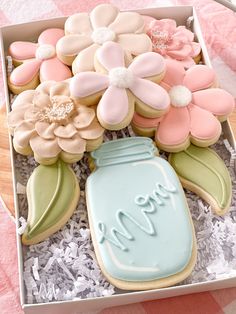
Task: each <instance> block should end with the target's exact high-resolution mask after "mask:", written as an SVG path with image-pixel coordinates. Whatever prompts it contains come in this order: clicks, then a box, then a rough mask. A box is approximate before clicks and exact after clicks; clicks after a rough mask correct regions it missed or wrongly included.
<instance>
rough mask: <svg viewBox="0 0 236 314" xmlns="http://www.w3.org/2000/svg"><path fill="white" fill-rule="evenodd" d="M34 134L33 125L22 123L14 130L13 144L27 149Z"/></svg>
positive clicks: (27, 122)
mask: <svg viewBox="0 0 236 314" xmlns="http://www.w3.org/2000/svg"><path fill="white" fill-rule="evenodd" d="M35 133H36V132H35V129H34V123H32V122H29V121H22V122H21V123H20V124H19V125H18V126H17V127H16V129H15V130H14V142H15V143H16V144H17V145H18V146H20V147H27V146H28V145H29V140H30V138H31V137H32V136H33V135H34V134H35Z"/></svg>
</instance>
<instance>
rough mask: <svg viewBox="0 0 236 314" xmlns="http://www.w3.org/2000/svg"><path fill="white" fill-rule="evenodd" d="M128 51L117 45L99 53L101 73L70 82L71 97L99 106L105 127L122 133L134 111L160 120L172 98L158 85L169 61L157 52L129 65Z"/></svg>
mask: <svg viewBox="0 0 236 314" xmlns="http://www.w3.org/2000/svg"><path fill="white" fill-rule="evenodd" d="M127 65H128V64H127V62H126V59H125V51H124V50H123V48H122V47H121V46H120V45H119V44H117V43H114V42H107V43H105V44H104V45H103V46H102V47H101V48H99V49H98V50H97V53H96V56H95V67H96V69H97V71H98V72H100V73H98V72H81V73H78V74H76V75H75V76H74V77H73V78H72V79H71V81H70V90H71V95H72V96H73V97H74V98H75V99H76V100H77V101H79V102H80V103H82V104H86V105H95V104H97V103H98V106H97V116H98V120H99V122H100V123H101V125H102V126H103V127H104V128H106V129H108V130H120V129H122V128H124V127H126V126H127V125H128V124H129V123H130V122H131V120H132V118H133V114H134V109H135V110H136V111H137V112H139V113H140V114H142V115H144V116H146V117H159V116H161V115H163V114H164V113H165V112H166V111H167V110H168V108H169V104H170V99H169V96H168V93H167V92H166V91H165V89H164V88H162V87H161V86H159V85H157V84H156V83H155V82H159V81H160V80H161V79H162V77H163V76H164V73H165V62H164V59H163V57H162V56H160V55H159V54H157V53H155V52H146V53H144V54H142V55H139V56H137V57H136V58H135V59H134V60H133V61H132V63H131V64H130V65H129V66H127Z"/></svg>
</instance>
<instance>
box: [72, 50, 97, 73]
mask: <svg viewBox="0 0 236 314" xmlns="http://www.w3.org/2000/svg"><path fill="white" fill-rule="evenodd" d="M99 47H100V46H99V45H97V44H93V45H91V46H89V47H88V48H85V49H83V50H82V51H80V53H79V54H78V56H77V57H76V58H75V60H74V61H73V64H72V69H73V73H74V74H75V73H79V72H85V71H93V70H94V56H95V53H96V51H97V49H98V48H99Z"/></svg>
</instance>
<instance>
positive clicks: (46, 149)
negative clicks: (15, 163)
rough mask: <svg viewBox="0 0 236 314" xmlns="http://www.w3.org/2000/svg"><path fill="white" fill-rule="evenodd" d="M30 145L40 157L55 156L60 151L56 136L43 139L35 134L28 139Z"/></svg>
mask: <svg viewBox="0 0 236 314" xmlns="http://www.w3.org/2000/svg"><path fill="white" fill-rule="evenodd" d="M30 146H31V148H32V150H33V151H34V152H35V153H36V154H37V155H38V156H40V157H42V158H52V157H56V156H57V155H58V154H59V153H60V151H61V149H60V147H59V145H58V143H57V138H55V139H52V140H45V139H43V138H42V137H40V136H37V135H36V136H34V137H32V138H31V139H30Z"/></svg>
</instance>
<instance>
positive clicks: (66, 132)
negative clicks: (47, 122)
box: [54, 123, 77, 138]
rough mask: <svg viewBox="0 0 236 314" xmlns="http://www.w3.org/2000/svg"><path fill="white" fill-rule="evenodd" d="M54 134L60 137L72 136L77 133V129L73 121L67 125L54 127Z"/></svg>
mask: <svg viewBox="0 0 236 314" xmlns="http://www.w3.org/2000/svg"><path fill="white" fill-rule="evenodd" d="M54 134H55V135H56V136H57V137H60V138H72V137H73V136H74V135H76V134H77V130H76V128H75V127H74V125H73V124H72V123H69V124H67V125H65V126H64V125H59V126H58V127H56V128H55V129H54Z"/></svg>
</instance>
